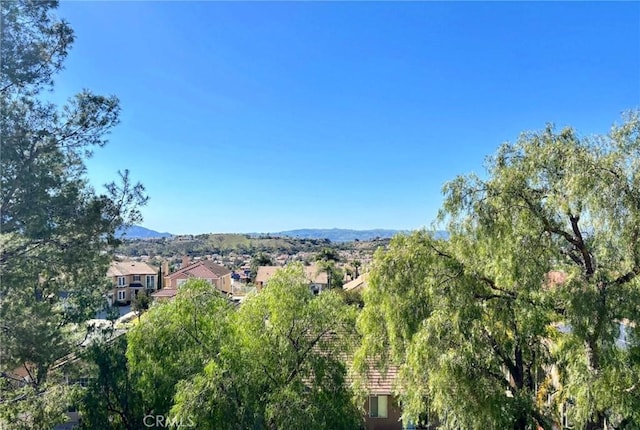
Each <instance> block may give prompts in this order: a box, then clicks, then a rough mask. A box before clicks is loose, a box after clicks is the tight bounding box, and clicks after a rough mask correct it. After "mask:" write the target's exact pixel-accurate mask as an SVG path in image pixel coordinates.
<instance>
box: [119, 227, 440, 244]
mask: <svg viewBox="0 0 640 430" xmlns="http://www.w3.org/2000/svg"><path fill="white" fill-rule="evenodd" d="M408 232H409V230H393V229H373V230H352V229H342V228H331V229H322V228H304V229H297V230H287V231H279V232H269V233H249V234H250V235H252V236H262V235H269V236H284V237H293V238H298V239H329V240H330V241H331V242H351V241H354V240H373V239H376V238H380V239H387V238H390V237H393V236H394V235H396V234H398V233H408ZM116 235H117V236H118V237H121V238H124V239H157V238H162V237H171V236H173V235H172V234H171V233H160V232H157V231H155V230H151V229H148V228H145V227H142V226H137V225H134V226H131V227H129V228H128V229H126V230H119V231H118V232H117V233H116ZM436 236H437V237H446V232H441V231H438V232H436Z"/></svg>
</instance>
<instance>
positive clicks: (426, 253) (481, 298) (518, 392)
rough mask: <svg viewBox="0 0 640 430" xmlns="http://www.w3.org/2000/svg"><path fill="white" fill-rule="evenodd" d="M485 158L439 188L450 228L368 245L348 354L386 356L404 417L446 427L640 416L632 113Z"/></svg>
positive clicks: (620, 422) (638, 237) (632, 421)
mask: <svg viewBox="0 0 640 430" xmlns="http://www.w3.org/2000/svg"><path fill="white" fill-rule="evenodd" d="M487 167H488V172H487V173H488V174H487V176H486V179H481V178H479V177H476V176H473V175H470V176H463V177H458V178H456V179H455V180H453V181H451V182H450V183H448V184H447V185H446V186H445V188H444V192H445V203H444V207H443V209H442V210H441V213H440V220H441V221H442V222H444V223H446V226H447V229H448V231H449V233H450V238H449V239H448V240H446V241H444V240H436V239H434V238H432V237H431V236H430V235H429V234H427V233H425V232H418V233H414V234H413V235H411V236H399V237H396V238H395V239H393V240H392V242H391V245H390V248H389V250H388V251H378V253H377V254H376V256H375V260H374V263H373V269H372V272H371V275H370V278H369V288H368V290H367V291H366V292H365V295H364V297H365V307H364V310H363V312H362V314H361V317H360V319H359V327H360V329H361V331H362V332H363V333H364V340H363V344H362V347H361V349H360V351H359V353H358V355H357V360H356V364H359V365H360V367H362V368H365V367H366V366H365V365H366V359H367V358H369V359H370V358H374V359H376V360H377V361H378V362H379V364H380V365H382V366H383V367H384V366H389V365H397V366H399V367H400V380H399V381H398V382H399V383H398V393H399V395H400V397H401V400H402V401H403V404H404V413H405V416H406V418H412V419H413V420H414V421H417V420H419V419H420V418H423V419H424V417H425V416H428V415H430V416H431V417H437V419H439V421H440V424H441V425H442V426H443V427H444V428H469V429H485V428H513V429H522V430H524V429H528V428H538V427H541V428H544V429H551V428H553V426H554V424H560V422H561V420H562V419H563V415H565V418H566V419H569V421H571V422H573V424H575V425H576V426H577V428H585V429H596V428H604V426H605V423H606V425H608V426H609V428H619V429H622V428H638V426H639V425H640V376H639V375H640V360H639V358H640V343H639V340H640V339H639V336H638V334H639V333H638V325H637V323H638V322H639V321H640V282H639V278H640V277H639V275H640V120H639V115H638V112H632V113H629V114H628V115H626V116H625V118H624V122H623V123H622V124H620V125H616V126H614V127H613V128H612V130H611V132H610V133H609V134H608V135H606V136H595V137H580V136H579V135H578V134H577V133H576V132H575V131H574V130H573V129H571V128H566V129H563V130H561V131H559V132H557V131H556V130H555V129H554V128H553V127H552V126H548V127H547V128H546V129H544V130H543V131H540V132H534V133H525V134H523V135H521V137H520V138H519V139H518V141H517V142H515V143H507V144H504V145H502V146H501V148H500V149H499V151H498V153H497V154H496V155H495V156H494V157H492V158H490V159H489V161H488V166H487ZM621 327H622V328H623V331H624V333H626V337H625V338H624V339H621Z"/></svg>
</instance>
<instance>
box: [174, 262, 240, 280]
mask: <svg viewBox="0 0 640 430" xmlns="http://www.w3.org/2000/svg"><path fill="white" fill-rule="evenodd" d="M226 275H231V270H229V269H227V268H226V267H224V266H221V265H219V264H216V263H214V262H213V261H211V260H201V261H196V262H195V263H192V264H190V265H188V266H186V267H183V268H182V269H180V270H178V271H177V272H174V273H172V274H170V275H168V277H169V278H170V279H175V278H178V277H180V276H187V277H193V278H201V279H217V278H222V277H223V276H226Z"/></svg>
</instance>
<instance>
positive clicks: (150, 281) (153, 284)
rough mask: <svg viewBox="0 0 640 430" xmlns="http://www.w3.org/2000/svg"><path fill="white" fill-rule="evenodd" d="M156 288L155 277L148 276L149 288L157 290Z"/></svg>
mask: <svg viewBox="0 0 640 430" xmlns="http://www.w3.org/2000/svg"><path fill="white" fill-rule="evenodd" d="M155 287H156V277H155V275H147V288H155Z"/></svg>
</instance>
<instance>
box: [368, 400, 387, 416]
mask: <svg viewBox="0 0 640 430" xmlns="http://www.w3.org/2000/svg"><path fill="white" fill-rule="evenodd" d="M388 398H389V397H388V396H369V416H370V417H371V418H387V416H388V407H387V406H388V401H387V399H388Z"/></svg>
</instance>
